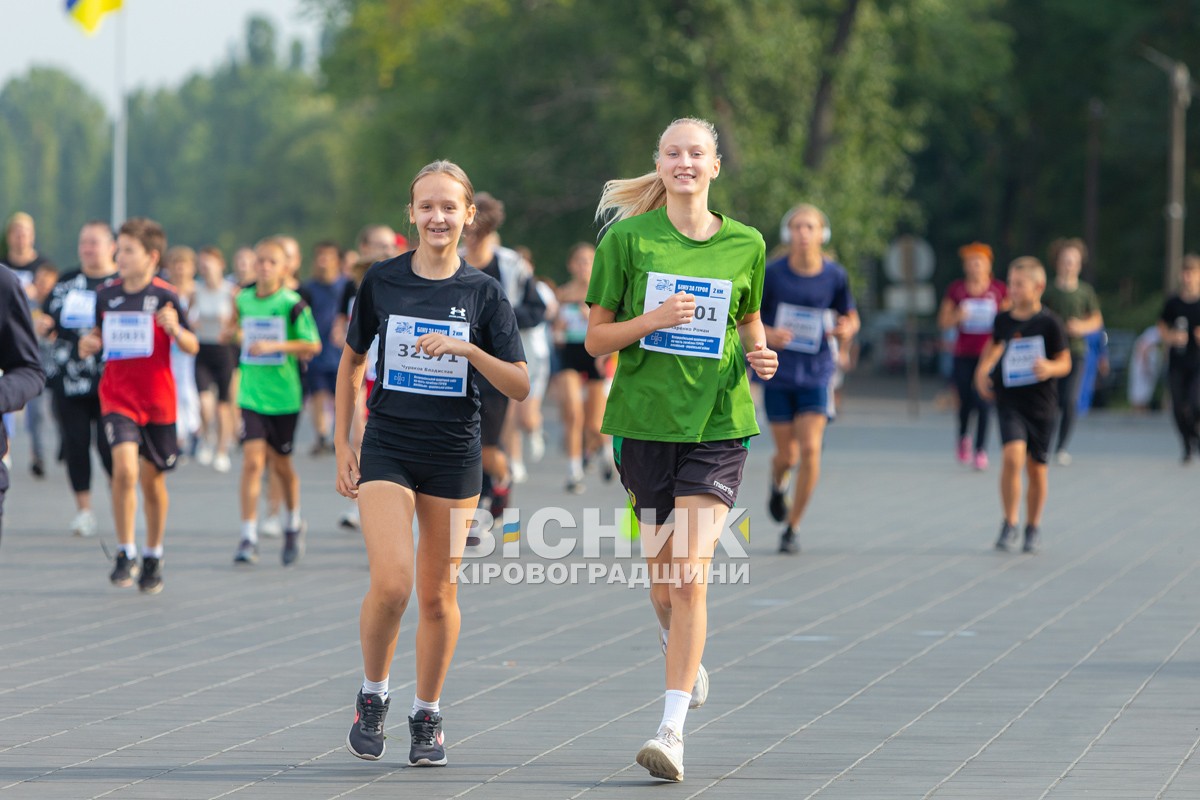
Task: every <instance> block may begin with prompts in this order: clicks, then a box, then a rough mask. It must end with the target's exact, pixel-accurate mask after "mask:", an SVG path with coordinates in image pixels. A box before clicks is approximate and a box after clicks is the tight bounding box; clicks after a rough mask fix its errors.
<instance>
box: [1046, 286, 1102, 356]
mask: <svg viewBox="0 0 1200 800" xmlns="http://www.w3.org/2000/svg"><path fill="white" fill-rule="evenodd" d="M1042 305H1044V306H1045V307H1046V308H1048V309H1050V310H1051V311H1053V312H1054V313H1055V314H1057V315H1058V316H1059V318H1060V319H1061V320H1062V321H1063V327H1064V329H1065V327H1066V324H1067V322H1069V321H1070V320H1073V319H1086V318H1087V317H1090V316H1091V315H1092V314H1095V313H1096V312H1097V311H1099V310H1100V299H1099V298H1098V297H1096V290H1095V289H1093V288H1092V287H1091V286H1090V285H1088V284H1086V283H1084V282H1083V281H1080V282H1079V285H1078V286H1076V287H1075V288H1074V289H1073V290H1072V291H1069V292H1068V291H1066V290H1065V289H1062V288H1059V287H1058V286H1056V285H1054V284H1051V285H1050V286H1047V287H1046V291H1045V292H1044V293H1043V294H1042ZM1068 343H1069V346H1070V348H1071V355H1073V356H1077V355H1081V354H1082V353H1083V351H1084V342H1083V339H1082V338H1081V337H1079V336H1070V337H1068Z"/></svg>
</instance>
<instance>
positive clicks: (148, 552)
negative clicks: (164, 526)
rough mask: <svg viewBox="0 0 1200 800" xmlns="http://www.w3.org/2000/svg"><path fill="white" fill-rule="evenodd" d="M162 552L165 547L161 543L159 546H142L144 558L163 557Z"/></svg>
mask: <svg viewBox="0 0 1200 800" xmlns="http://www.w3.org/2000/svg"><path fill="white" fill-rule="evenodd" d="M162 554H163V548H162V545H161V544H160V545H159V546H158V547H143V548H142V558H146V557H150V558H162Z"/></svg>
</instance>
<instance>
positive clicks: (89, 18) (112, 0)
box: [66, 0, 124, 34]
mask: <svg viewBox="0 0 1200 800" xmlns="http://www.w3.org/2000/svg"><path fill="white" fill-rule="evenodd" d="M66 3H67V13H68V14H70V15H71V16H72V17H74V18H75V21H76V22H78V23H79V24H80V25H82V26H83V29H84V30H85V31H87V32H88V33H89V34H93V33H95V32H96V30H97V29H98V28H99V27H100V20H101V19H103V18H104V15H105V14H108V13H109V12H111V11H116V10H118V9H119V8H120V7H121V5H122V4H123V3H124V0H66Z"/></svg>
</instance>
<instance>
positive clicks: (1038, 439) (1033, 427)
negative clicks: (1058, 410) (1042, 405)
mask: <svg viewBox="0 0 1200 800" xmlns="http://www.w3.org/2000/svg"><path fill="white" fill-rule="evenodd" d="M996 416H997V418H999V420H1000V441H1001V442H1002V443H1004V444H1008V443H1009V442H1025V452H1026V454H1027V455H1028V456H1029V458H1030V459H1032V460H1033V461H1036V462H1037V463H1039V464H1045V463H1046V462H1047V461H1049V460H1050V437H1051V436H1052V435H1053V434H1054V417H1053V416H1050V417H1046V418H1044V419H1040V418H1037V417H1031V416H1029V415H1028V414H1025V413H1024V412H1022V411H1020V410H1019V409H1016V408H1013V407H1012V406H1010V405H1007V404H1004V403H1000V404H998V405H997V406H996Z"/></svg>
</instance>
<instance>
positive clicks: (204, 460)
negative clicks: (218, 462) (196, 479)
mask: <svg viewBox="0 0 1200 800" xmlns="http://www.w3.org/2000/svg"><path fill="white" fill-rule="evenodd" d="M196 463H197V464H199V465H200V466H202V467H207V466H210V465H212V463H213V448H212V445H211V444H209V443H208V442H202V443H201V444H200V446H199V447H198V448H196Z"/></svg>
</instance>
